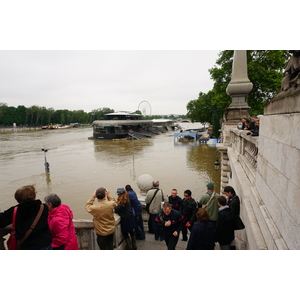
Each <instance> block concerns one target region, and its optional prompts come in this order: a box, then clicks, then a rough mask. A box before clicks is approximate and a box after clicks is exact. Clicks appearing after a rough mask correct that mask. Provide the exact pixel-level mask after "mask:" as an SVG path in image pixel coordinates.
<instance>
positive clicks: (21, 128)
mask: <svg viewBox="0 0 300 300" xmlns="http://www.w3.org/2000/svg"><path fill="white" fill-rule="evenodd" d="M41 129H42V128H41V126H15V127H14V126H1V127H0V133H2V132H19V131H37V130H41Z"/></svg>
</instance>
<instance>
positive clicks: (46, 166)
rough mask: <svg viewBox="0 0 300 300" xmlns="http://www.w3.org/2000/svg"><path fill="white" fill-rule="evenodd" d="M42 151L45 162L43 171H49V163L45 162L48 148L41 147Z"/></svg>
mask: <svg viewBox="0 0 300 300" xmlns="http://www.w3.org/2000/svg"><path fill="white" fill-rule="evenodd" d="M42 151H43V152H44V157H45V164H44V165H45V172H46V173H49V172H50V169H49V167H50V165H49V163H48V162H47V158H46V152H47V151H48V149H45V148H42Z"/></svg>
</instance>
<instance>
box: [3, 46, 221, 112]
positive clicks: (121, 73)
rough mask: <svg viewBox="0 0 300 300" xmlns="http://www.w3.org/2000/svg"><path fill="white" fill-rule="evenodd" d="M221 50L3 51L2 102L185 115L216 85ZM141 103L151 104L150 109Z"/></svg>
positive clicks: (47, 106)
mask: <svg viewBox="0 0 300 300" xmlns="http://www.w3.org/2000/svg"><path fill="white" fill-rule="evenodd" d="M219 52H220V51H219V50H212V51H209V50H199V51H197V50H190V51H189V50H187V51H184V50H169V51H168V50H160V51H159V50H157V51H155V50H148V51H146V50H144V51H143V50H132V51H130V50H116V51H109V50H98V51H75V50H73V51H72V50H71V51H63V50H61V51H54V50H52V51H51V50H49V51H40V50H35V51H29V50H28V51H8V50H7V51H6V50H2V51H0V102H4V103H7V105H8V106H15V107H17V106H18V105H24V106H26V107H30V106H32V105H38V106H45V107H46V108H50V107H53V108H54V109H55V110H58V109H68V110H79V109H83V110H84V111H85V112H90V111H92V110H93V109H97V108H102V107H108V108H111V109H114V110H115V111H122V110H126V111H135V110H137V109H138V108H140V110H141V111H142V110H144V112H146V113H150V106H151V111H152V115H156V114H158V115H160V114H186V112H187V111H186V105H187V103H188V102H189V101H190V100H193V99H197V97H198V94H199V92H200V91H201V92H204V93H206V92H208V91H209V90H211V89H212V87H213V81H212V80H211V79H210V74H209V71H208V70H209V69H210V68H212V67H213V66H214V65H215V62H216V60H217V58H218V53H219ZM142 101H147V102H148V103H149V104H150V106H149V105H148V104H147V103H146V102H143V103H141V102H142Z"/></svg>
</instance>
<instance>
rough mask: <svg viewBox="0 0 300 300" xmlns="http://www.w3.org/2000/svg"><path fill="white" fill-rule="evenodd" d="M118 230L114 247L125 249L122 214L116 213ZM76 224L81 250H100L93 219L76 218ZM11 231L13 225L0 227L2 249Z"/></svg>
mask: <svg viewBox="0 0 300 300" xmlns="http://www.w3.org/2000/svg"><path fill="white" fill-rule="evenodd" d="M115 220H116V230H115V233H114V249H115V250H123V249H125V242H124V237H123V235H122V232H121V223H120V220H121V218H120V216H119V215H117V214H115ZM73 222H74V226H75V230H76V235H77V241H78V246H79V249H80V250H99V247H98V244H97V236H96V233H95V232H94V225H93V220H81V219H74V220H73ZM10 232H11V225H9V226H7V227H5V228H1V229H0V250H5V249H6V240H7V239H8V237H9V233H10Z"/></svg>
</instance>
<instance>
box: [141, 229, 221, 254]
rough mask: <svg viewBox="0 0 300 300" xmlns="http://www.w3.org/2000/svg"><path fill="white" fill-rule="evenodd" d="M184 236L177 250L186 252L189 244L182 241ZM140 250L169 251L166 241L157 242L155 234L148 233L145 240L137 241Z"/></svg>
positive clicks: (179, 240) (216, 248) (180, 237)
mask: <svg viewBox="0 0 300 300" xmlns="http://www.w3.org/2000/svg"><path fill="white" fill-rule="evenodd" d="M181 239H182V235H181V233H180V236H179V239H178V243H177V246H176V250H185V249H186V247H187V243H188V242H185V241H181ZM136 245H137V249H138V250H167V245H166V242H165V241H159V240H158V241H156V240H155V238H154V234H151V233H148V232H146V239H145V240H137V241H136ZM218 249H219V244H218V243H217V244H216V247H215V250H218Z"/></svg>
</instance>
